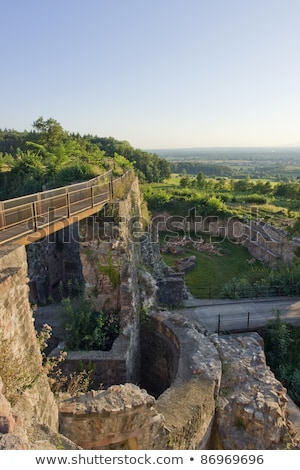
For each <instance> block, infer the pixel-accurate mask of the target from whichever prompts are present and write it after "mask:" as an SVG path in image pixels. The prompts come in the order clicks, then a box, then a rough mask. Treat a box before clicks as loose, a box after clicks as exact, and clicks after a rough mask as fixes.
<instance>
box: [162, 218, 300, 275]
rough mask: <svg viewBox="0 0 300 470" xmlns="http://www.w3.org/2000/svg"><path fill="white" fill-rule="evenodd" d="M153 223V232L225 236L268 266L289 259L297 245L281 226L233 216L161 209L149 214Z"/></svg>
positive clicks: (174, 236) (292, 257) (291, 257)
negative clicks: (194, 214)
mask: <svg viewBox="0 0 300 470" xmlns="http://www.w3.org/2000/svg"><path fill="white" fill-rule="evenodd" d="M153 226H154V232H155V233H157V234H158V233H159V232H160V231H163V232H169V233H170V236H171V237H173V238H174V239H175V238H176V232H177V233H178V232H184V233H185V235H186V236H187V237H188V236H189V234H193V233H194V232H195V233H196V234H197V235H198V236H199V238H200V237H201V234H206V235H210V236H211V237H220V238H221V239H225V238H228V239H229V240H232V241H233V242H235V243H240V244H242V245H244V246H245V247H246V248H247V249H248V251H249V253H250V254H251V256H253V257H254V258H256V259H258V260H261V261H262V262H263V263H265V264H267V265H270V266H272V265H275V264H276V263H277V262H278V261H282V262H284V263H290V262H291V261H292V260H293V259H294V256H295V250H296V248H297V246H298V245H297V244H296V243H295V242H294V241H293V240H290V239H289V238H288V237H287V234H286V233H285V232H284V231H283V230H282V229H278V228H276V227H274V226H272V225H271V224H268V223H264V222H257V221H252V222H250V223H248V222H247V223H246V222H242V221H241V220H240V219H238V218H237V217H230V218H229V219H228V220H222V219H220V218H219V217H215V216H207V217H197V218H196V220H195V219H193V218H191V217H177V216H176V217H174V216H172V215H171V214H170V213H167V212H162V213H154V214H153ZM157 236H158V235H157ZM213 242H214V240H213V239H212V243H213ZM218 243H219V242H218Z"/></svg>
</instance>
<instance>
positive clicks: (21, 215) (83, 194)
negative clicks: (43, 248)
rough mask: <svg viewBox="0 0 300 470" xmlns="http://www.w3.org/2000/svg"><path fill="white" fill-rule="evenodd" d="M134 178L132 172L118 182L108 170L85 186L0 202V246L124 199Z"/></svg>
mask: <svg viewBox="0 0 300 470" xmlns="http://www.w3.org/2000/svg"><path fill="white" fill-rule="evenodd" d="M133 178H134V173H133V171H132V170H128V171H127V172H126V173H125V174H124V175H122V176H121V177H118V178H115V179H113V176H112V172H111V171H108V172H107V173H104V174H103V175H100V176H97V177H96V178H93V179H91V180H88V181H84V182H82V183H76V184H72V185H69V186H63V187H60V188H56V189H51V190H48V191H43V192H39V193H35V194H29V195H28V196H22V197H18V198H14V199H8V200H6V201H1V202H0V245H1V244H2V245H3V244H5V243H8V242H13V241H14V240H17V239H19V238H20V237H23V236H24V235H26V234H30V233H34V232H38V231H39V230H41V229H42V228H44V227H48V226H50V225H51V224H54V223H56V222H58V221H60V220H64V221H67V223H68V220H70V221H71V220H72V223H73V222H74V216H76V215H77V214H82V213H84V212H86V211H87V210H91V209H92V210H94V209H95V212H96V211H97V208H99V210H100V207H101V206H103V205H104V204H106V203H107V202H109V201H112V200H113V199H114V198H121V197H122V196H124V194H125V193H126V192H127V191H128V189H129V187H130V184H131V182H132V181H133ZM70 223H71V222H70Z"/></svg>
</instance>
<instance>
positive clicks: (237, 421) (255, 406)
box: [212, 333, 300, 450]
mask: <svg viewBox="0 0 300 470" xmlns="http://www.w3.org/2000/svg"><path fill="white" fill-rule="evenodd" d="M213 341H214V344H215V345H216V347H217V349H218V351H219V354H220V359H221V361H222V369H223V371H222V382H221V388H220V393H219V398H218V404H217V409H216V418H215V425H214V432H213V439H212V445H213V448H218V449H245V450H247V449H268V450H270V449H286V448H298V449H299V448H300V447H299V443H300V441H299V435H297V433H296V429H295V428H294V426H293V425H292V423H291V422H290V421H289V416H288V409H287V402H288V397H287V393H286V389H285V388H284V387H283V386H282V384H281V383H280V382H279V381H278V380H276V378H275V377H274V374H273V373H272V372H271V370H270V368H269V367H268V366H267V365H266V360H265V355H264V351H263V343H262V338H261V337H260V336H259V335H258V334H257V333H251V334H245V335H231V336H219V337H217V336H214V337H213Z"/></svg>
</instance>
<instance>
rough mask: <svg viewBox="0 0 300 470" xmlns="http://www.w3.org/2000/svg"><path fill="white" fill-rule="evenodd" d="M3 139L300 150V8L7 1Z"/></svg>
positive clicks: (246, 2) (272, 1)
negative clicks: (40, 131)
mask: <svg viewBox="0 0 300 470" xmlns="http://www.w3.org/2000/svg"><path fill="white" fill-rule="evenodd" d="M0 7H1V9H0V12H1V13H0V15H1V16H0V18H1V23H0V24H1V26H0V43H1V56H0V60H1V73H0V93H1V95H0V96H1V101H0V128H2V129H4V128H14V129H16V130H19V131H22V130H25V129H26V130H30V129H31V127H32V123H33V122H34V121H35V120H36V119H37V118H38V117H39V116H43V118H44V119H48V118H50V117H51V118H53V119H56V120H57V121H58V122H59V123H60V124H61V125H62V127H63V128H64V129H65V130H67V131H70V132H79V133H80V134H87V133H90V134H97V135H98V136H101V137H109V136H111V137H114V138H116V139H118V140H127V141H129V142H130V144H131V145H132V146H133V147H136V148H142V149H158V148H175V147H177V148H178V147H210V146H212V147H214V146H276V145H279V146H280V145H294V144H296V145H300V0H147V1H146V0H26V1H25V0H0Z"/></svg>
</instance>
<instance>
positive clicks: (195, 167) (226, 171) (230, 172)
mask: <svg viewBox="0 0 300 470" xmlns="http://www.w3.org/2000/svg"><path fill="white" fill-rule="evenodd" d="M170 167H171V172H172V173H178V174H188V175H198V174H199V173H203V174H204V175H206V176H211V177H212V176H216V177H218V176H220V177H227V178H232V177H234V176H235V175H236V173H237V172H236V171H235V170H234V168H231V167H229V166H226V165H218V164H216V163H215V164H214V163H201V162H184V161H182V162H170Z"/></svg>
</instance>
